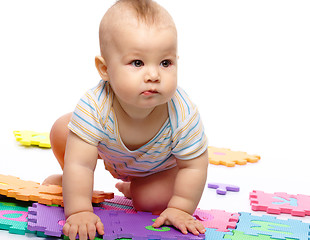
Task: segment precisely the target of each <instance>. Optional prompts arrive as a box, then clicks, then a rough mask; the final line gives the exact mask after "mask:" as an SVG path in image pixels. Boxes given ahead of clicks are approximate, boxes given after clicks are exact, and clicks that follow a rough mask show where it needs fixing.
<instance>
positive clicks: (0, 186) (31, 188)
mask: <svg viewBox="0 0 310 240" xmlns="http://www.w3.org/2000/svg"><path fill="white" fill-rule="evenodd" d="M0 194H1V195H5V196H7V197H13V198H15V199H17V200H21V201H34V202H39V203H42V204H47V205H52V204H57V205H62V206H63V198H62V187H60V186H57V185H41V184H40V183H37V182H32V181H24V180H21V179H19V178H18V177H13V176H7V175H1V174H0ZM113 196H114V194H113V193H105V192H102V191H94V193H93V202H94V203H100V202H103V201H104V200H105V199H111V198H113Z"/></svg>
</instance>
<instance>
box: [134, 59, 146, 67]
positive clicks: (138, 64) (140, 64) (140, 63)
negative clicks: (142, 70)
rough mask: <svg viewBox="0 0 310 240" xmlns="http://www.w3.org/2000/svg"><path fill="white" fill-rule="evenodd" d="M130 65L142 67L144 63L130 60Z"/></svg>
mask: <svg viewBox="0 0 310 240" xmlns="http://www.w3.org/2000/svg"><path fill="white" fill-rule="evenodd" d="M131 65H132V66H135V67H142V66H143V65H144V63H143V62H142V61H141V60H133V61H132V62H131Z"/></svg>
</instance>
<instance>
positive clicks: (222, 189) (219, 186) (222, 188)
mask: <svg viewBox="0 0 310 240" xmlns="http://www.w3.org/2000/svg"><path fill="white" fill-rule="evenodd" d="M208 188H214V189H216V193H217V194H220V195H225V194H226V193H227V191H231V192H239V190H240V188H239V187H238V186H235V185H231V184H225V183H208Z"/></svg>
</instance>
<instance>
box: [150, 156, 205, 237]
mask: <svg viewBox="0 0 310 240" xmlns="http://www.w3.org/2000/svg"><path fill="white" fill-rule="evenodd" d="M177 164H178V167H179V171H178V173H177V176H176V180H175V186H174V194H173V196H172V198H171V200H170V201H169V203H168V207H167V209H166V210H165V211H163V212H162V214H161V215H160V216H159V217H158V218H157V219H156V221H155V223H154V224H153V227H160V226H161V225H163V224H167V225H174V226H175V227H177V228H179V229H180V230H181V232H182V233H184V234H186V233H187V232H188V231H189V232H192V233H193V234H196V235H198V234H199V233H204V232H205V229H204V227H203V226H202V224H201V223H200V222H199V221H195V220H194V219H193V217H192V216H191V215H192V214H193V213H194V211H195V209H196V207H197V205H198V203H199V201H200V198H201V195H202V193H203V190H204V187H205V183H206V179H207V168H208V151H207V150H206V151H205V152H204V153H203V154H202V155H200V156H199V157H197V158H195V159H192V160H177Z"/></svg>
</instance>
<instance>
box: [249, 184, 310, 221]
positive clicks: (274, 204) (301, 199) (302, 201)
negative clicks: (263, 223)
mask: <svg viewBox="0 0 310 240" xmlns="http://www.w3.org/2000/svg"><path fill="white" fill-rule="evenodd" d="M250 201H251V206H252V210H253V211H266V212H267V213H272V214H280V213H288V214H291V215H292V216H299V217H304V216H306V215H308V216H310V196H307V195H302V194H298V195H291V194H287V193H283V192H276V193H265V192H263V191H255V190H254V191H253V192H252V193H250Z"/></svg>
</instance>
